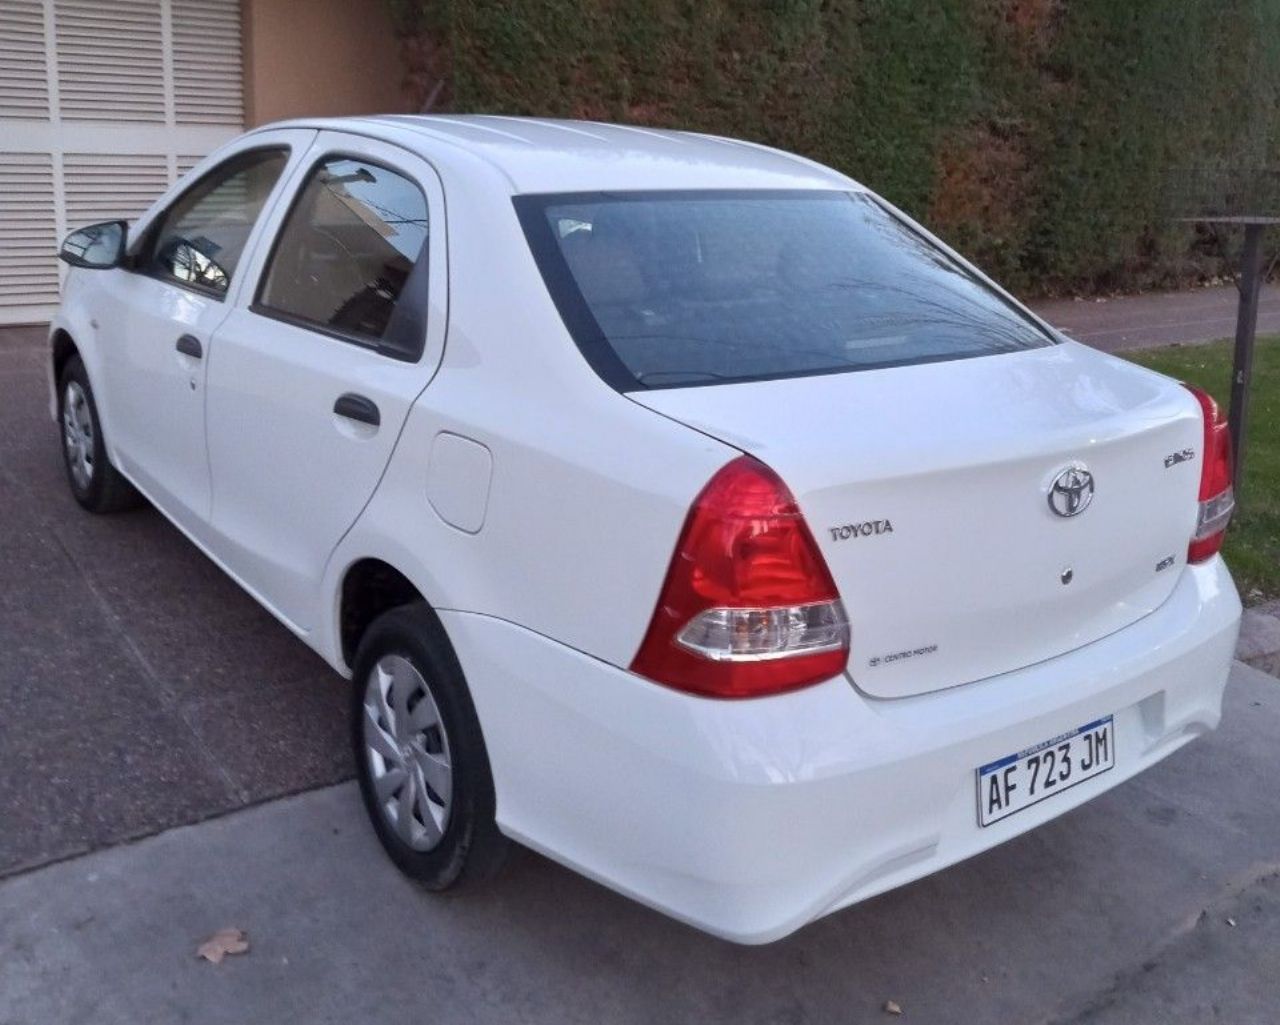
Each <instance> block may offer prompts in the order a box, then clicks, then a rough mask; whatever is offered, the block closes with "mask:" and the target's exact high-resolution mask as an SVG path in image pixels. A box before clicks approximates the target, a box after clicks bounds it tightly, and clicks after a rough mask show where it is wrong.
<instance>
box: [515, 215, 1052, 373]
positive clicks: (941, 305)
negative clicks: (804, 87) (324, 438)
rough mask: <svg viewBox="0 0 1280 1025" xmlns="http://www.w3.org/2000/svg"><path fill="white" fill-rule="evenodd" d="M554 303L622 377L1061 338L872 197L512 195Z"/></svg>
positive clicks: (827, 366) (890, 357)
mask: <svg viewBox="0 0 1280 1025" xmlns="http://www.w3.org/2000/svg"><path fill="white" fill-rule="evenodd" d="M515 202H516V211H517V213H518V215H519V217H520V221H521V224H522V225H523V227H524V230H525V234H526V236H527V238H528V240H529V243H530V247H531V249H532V251H533V253H534V256H535V258H536V259H537V261H538V265H539V268H540V270H541V272H542V276H543V278H544V280H545V281H546V283H547V286H548V288H549V290H550V292H551V295H552V298H553V299H554V300H555V302H556V305H557V308H558V309H559V310H560V313H561V315H562V316H563V317H564V320H565V323H566V325H567V326H568V328H569V330H570V333H571V334H572V335H573V337H574V340H575V341H576V342H577V343H578V346H579V347H580V348H581V349H582V352H583V354H584V355H585V356H586V357H587V359H588V361H589V362H590V363H591V364H592V366H593V367H594V368H595V369H596V370H597V372H599V373H600V375H601V376H602V377H603V378H604V379H605V380H606V381H607V382H608V383H610V384H611V385H613V386H614V387H615V388H618V389H620V390H623V391H626V390H635V389H642V388H671V387H686V386H690V385H701V384H717V383H723V382H731V381H756V380H767V379H770V378H776V377H797V376H805V375H810V374H825V373H836V372H841V371H852V370H866V369H872V368H877V367H889V366H901V365H907V364H913V363H925V362H934V361H937V360H945V359H960V358H965V357H970V356H980V355H985V354H990V353H1001V352H1012V351H1016V350H1020V349H1029V348H1037V347H1040V346H1044V345H1049V344H1052V339H1051V338H1050V337H1049V335H1048V334H1046V333H1045V332H1044V330H1043V329H1041V328H1040V327H1039V325H1037V324H1036V323H1035V322H1034V321H1033V320H1032V319H1030V318H1029V317H1027V316H1026V315H1025V314H1023V313H1022V312H1021V311H1019V310H1018V309H1017V307H1016V306H1014V305H1013V304H1012V303H1010V302H1008V301H1007V300H1005V299H1004V298H1003V297H1001V296H1000V295H999V294H998V293H996V292H995V291H994V290H992V289H991V288H989V287H988V286H987V285H985V284H984V283H983V282H982V281H981V280H980V279H978V278H977V277H975V276H974V275H973V274H972V273H971V272H969V271H968V270H967V269H966V268H965V267H964V265H963V264H961V263H959V262H958V261H957V260H955V259H953V258H952V257H950V256H948V255H947V254H946V253H945V252H943V251H942V250H941V249H939V248H938V247H937V246H935V245H934V244H933V243H931V242H930V241H929V240H928V239H926V238H925V237H924V236H922V235H920V234H919V233H918V232H916V231H914V230H912V229H911V228H910V227H909V226H907V225H906V224H904V223H903V222H902V221H900V220H899V219H898V218H897V217H895V216H893V215H892V214H891V213H890V212H889V211H888V210H886V209H885V208H884V207H883V206H882V205H881V204H880V203H878V202H877V201H876V200H875V199H873V198H872V197H870V196H867V195H864V194H860V193H846V192H828V191H799V190H795V191H792V190H787V191H765V190H761V191H754V192H753V191H731V192H721V191H705V192H668V193H662V192H650V193H628V192H613V193H592V194H574V195H546V196H534V195H530V196H518V197H516V201H515Z"/></svg>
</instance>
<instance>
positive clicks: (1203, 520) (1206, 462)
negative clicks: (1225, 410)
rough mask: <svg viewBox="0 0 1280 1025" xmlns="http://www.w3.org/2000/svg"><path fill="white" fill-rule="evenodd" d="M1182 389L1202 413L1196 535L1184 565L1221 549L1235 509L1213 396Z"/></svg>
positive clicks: (1227, 443)
mask: <svg viewBox="0 0 1280 1025" xmlns="http://www.w3.org/2000/svg"><path fill="white" fill-rule="evenodd" d="M1184 387H1186V389H1187V390H1188V391H1189V392H1191V394H1192V395H1194V396H1195V397H1196V401H1197V402H1199V403H1200V410H1201V412H1202V413H1203V414H1204V451H1203V454H1202V456H1201V462H1200V512H1199V516H1198V517H1197V519H1196V532H1195V534H1194V535H1193V536H1192V538H1191V544H1190V546H1189V547H1188V548H1187V561H1188V562H1204V560H1205V559H1209V558H1212V557H1213V556H1214V555H1216V554H1217V553H1218V551H1219V550H1220V549H1221V548H1222V539H1223V538H1224V537H1225V536H1226V533H1227V524H1228V523H1230V522H1231V513H1232V511H1233V510H1234V509H1235V506H1236V500H1235V492H1234V491H1233V490H1232V487H1231V476H1232V467H1231V432H1230V429H1229V428H1228V426H1227V421H1226V419H1225V418H1224V417H1223V416H1222V413H1221V412H1220V411H1219V409H1218V404H1217V403H1216V402H1214V401H1213V396H1212V395H1210V394H1209V393H1208V392H1206V391H1202V390H1201V389H1199V388H1197V387H1195V386H1194V385H1190V384H1188V385H1185V386H1184Z"/></svg>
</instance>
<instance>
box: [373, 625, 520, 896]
mask: <svg viewBox="0 0 1280 1025" xmlns="http://www.w3.org/2000/svg"><path fill="white" fill-rule="evenodd" d="M394 656H400V657H401V658H404V659H405V660H407V661H408V662H409V663H410V664H411V665H412V666H413V668H414V669H415V670H416V671H417V673H418V675H419V676H420V677H421V682H422V683H423V684H425V686H426V688H427V690H428V691H429V693H430V696H431V698H432V699H434V701H435V705H436V709H437V710H438V711H439V719H440V724H441V725H442V726H443V729H444V733H445V736H446V738H447V751H448V754H449V759H450V762H451V767H452V793H451V795H450V797H449V803H448V812H447V817H446V819H445V822H444V828H443V830H442V831H441V832H440V834H439V838H438V839H437V840H435V842H434V846H433V847H431V848H430V849H429V850H420V849H416V848H415V847H414V846H412V845H411V844H410V843H408V842H406V840H405V839H403V838H402V837H401V835H400V833H399V832H398V831H397V829H396V827H395V826H394V825H393V824H392V822H391V820H390V819H389V815H390V812H389V811H388V810H384V808H383V807H382V805H381V804H380V803H379V799H378V797H377V794H376V790H375V783H374V773H375V768H374V765H373V759H372V757H371V756H370V755H369V753H368V751H367V744H366V728H365V719H366V694H367V690H366V689H367V688H368V687H369V685H370V679H371V676H372V674H373V673H374V670H375V668H376V667H378V666H379V665H387V664H390V663H388V662H386V661H384V660H387V659H388V658H389V657H392V658H393V657H394ZM353 670H354V672H353V686H352V688H351V692H352V705H351V745H352V752H353V753H354V755H355V762H356V776H357V778H358V779H359V781H360V793H361V796H362V797H363V798H364V805H365V810H366V811H367V812H368V813H369V820H370V822H372V824H373V829H374V832H375V833H377V835H378V839H379V840H380V841H381V843H382V846H383V848H384V849H385V850H386V852H387V854H388V855H389V856H390V858H391V860H392V861H393V862H395V864H396V866H397V867H398V868H399V869H400V871H401V872H403V873H404V874H405V875H407V876H409V877H410V878H411V879H414V880H415V881H417V882H418V883H421V884H422V885H423V886H425V887H426V888H427V889H429V890H446V889H449V888H450V887H452V886H455V885H458V884H469V883H473V882H477V881H480V880H482V879H486V878H489V877H490V876H492V875H493V874H494V873H496V872H497V871H498V869H499V868H501V866H502V863H503V861H504V860H505V857H506V854H507V851H508V849H509V847H510V841H509V840H507V838H506V837H504V836H503V835H502V834H501V833H500V832H499V831H498V827H497V824H496V822H495V820H494V807H495V801H494V791H493V775H492V773H491V772H490V769H489V755H488V752H487V751H486V750H485V745H484V736H483V735H482V734H481V732H480V721H479V720H478V719H477V718H476V712H475V707H474V705H472V702H471V694H470V692H469V691H468V690H467V684H466V680H465V679H464V677H463V675H462V667H461V666H460V665H459V664H458V659H457V656H456V655H455V654H454V651H453V646H452V645H451V644H450V643H449V638H448V637H447V636H446V634H445V631H444V627H443V626H442V625H441V624H440V620H439V619H438V618H437V617H436V615H435V613H434V612H432V611H431V609H430V608H429V607H428V606H427V605H426V604H425V603H422V602H415V603H414V604H412V605H403V606H400V607H399V608H395V609H392V610H390V611H389V612H385V613H383V614H382V615H381V616H379V617H378V618H377V619H376V620H374V622H373V623H372V625H370V627H369V628H368V629H367V630H366V631H365V634H364V637H363V638H362V639H361V641H360V646H359V649H358V650H357V652H356V658H355V664H354V666H353ZM391 690H392V693H393V694H394V684H392V687H391ZM422 700H425V699H422ZM371 703H372V704H376V703H373V702H371ZM415 707H416V706H415ZM384 725H385V724H384ZM424 743H428V744H429V743H430V741H429V740H426V741H424ZM435 745H436V750H439V741H438V739H437V740H436V742H435ZM387 764H388V765H389V764H390V763H387ZM388 771H389V770H388ZM390 803H397V799H392V801H391V802H390ZM421 821H422V817H421V815H418V816H417V817H416V819H415V823H416V822H421ZM415 828H416V827H415Z"/></svg>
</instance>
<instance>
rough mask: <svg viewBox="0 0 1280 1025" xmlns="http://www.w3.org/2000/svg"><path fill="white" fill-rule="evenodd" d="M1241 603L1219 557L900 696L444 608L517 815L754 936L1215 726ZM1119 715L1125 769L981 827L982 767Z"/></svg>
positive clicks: (1135, 767)
mask: <svg viewBox="0 0 1280 1025" xmlns="http://www.w3.org/2000/svg"><path fill="white" fill-rule="evenodd" d="M1239 618H1240V602H1239V598H1238V597H1237V595H1236V591H1235V587H1234V585H1233V584H1232V582H1231V578H1230V576H1229V574H1228V573H1227V571H1226V568H1225V566H1224V565H1223V563H1222V561H1221V560H1220V559H1216V558H1215V559H1213V560H1212V561H1211V562H1209V563H1207V564H1205V565H1202V566H1196V567H1190V568H1188V569H1187V570H1186V571H1185V572H1184V573H1183V575H1182V579H1181V580H1180V581H1179V583H1178V586H1177V588H1176V590H1175V591H1174V593H1173V595H1172V596H1171V597H1170V599H1169V600H1168V601H1167V602H1166V603H1165V604H1164V605H1163V606H1162V607H1161V608H1160V609H1158V610H1157V611H1156V612H1154V613H1152V614H1151V615H1149V616H1147V617H1145V618H1144V619H1142V620H1140V621H1139V622H1138V623H1135V624H1133V625H1132V626H1130V627H1128V628H1126V629H1124V630H1122V631H1120V632H1118V633H1116V634H1113V635H1111V636H1110V637H1106V638H1104V639H1102V640H1100V641H1097V642H1095V643H1093V644H1091V645H1088V646H1087V647H1085V648H1081V649H1079V650H1077V651H1074V652H1071V653H1069V654H1066V655H1062V656H1060V657H1058V658H1055V659H1051V660H1049V661H1047V662H1043V663H1040V664H1039V665H1035V666H1031V667H1028V668H1026V669H1022V670H1019V671H1017V672H1012V673H1006V674H1004V675H1002V676H999V677H994V678H992V679H989V680H985V681H981V682H978V683H971V684H967V685H965V686H963V687H956V688H954V689H951V690H947V691H941V692H937V693H933V694H927V695H921V696H918V697H911V698H900V699H895V700H876V699H871V698H867V697H865V696H863V695H861V694H860V693H858V692H857V691H856V690H855V689H854V688H853V687H852V686H851V685H850V684H849V682H848V681H847V680H845V679H844V678H841V679H836V680H832V681H830V682H828V683H825V684H821V685H818V686H816V687H812V688H809V689H807V690H804V691H800V692H798V693H794V694H788V695H783V696H780V697H776V698H768V699H762V700H756V701H744V702H727V701H713V700H707V699H700V698H693V697H689V696H686V695H683V694H678V693H676V692H673V691H670V690H667V689H665V688H662V687H659V686H655V685H654V684H652V683H649V682H647V681H644V680H642V679H639V678H638V677H635V676H633V675H632V674H630V673H627V672H625V671H622V670H619V669H617V668H615V667H612V666H609V665H606V664H604V663H602V662H599V661H597V660H595V659H592V658H590V657H588V656H585V655H583V654H581V653H579V652H576V651H574V650H572V649H568V648H565V647H564V646H562V645H559V644H557V643H555V642H553V641H550V640H548V639H547V638H545V637H541V636H539V635H536V634H533V633H530V632H528V631H526V630H523V629H521V628H519V627H516V626H513V625H512V624H510V623H506V622H503V621H500V620H495V619H491V618H488V617H484V616H477V615H470V614H465V613H456V612H453V613H450V612H446V613H443V614H442V619H443V620H444V623H445V626H446V628H447V629H448V631H449V634H450V637H451V638H452V639H453V642H454V644H455V646H456V647H457V649H458V654H459V657H460V659H461V661H462V665H463V667H464V669H465V671H466V674H467V678H468V681H469V684H470V686H471V690H472V694H473V697H474V699H475V703H476V707H477V711H478V712H479V715H480V720H481V723H482V726H483V728H484V732H485V739H486V743H487V745H488V748H489V754H490V759H491V761H492V763H493V773H494V781H495V784H496V787H497V797H498V820H499V824H500V826H501V827H502V829H503V830H504V832H506V833H508V834H509V835H511V836H513V837H515V838H516V839H519V840H521V841H522V842H524V843H526V844H528V845H529V846H531V847H533V848H535V849H537V850H540V851H542V852H544V853H546V854H548V855H549V856H551V857H553V858H555V859H556V860H559V861H562V862H564V863H565V864H567V865H569V866H571V867H573V868H575V869H577V870H578V871H580V872H582V873H584V874H585V875H587V876H589V877H591V878H594V879H596V880H599V881H600V882H603V883H605V884H606V885H608V886H610V887H613V888H614V889H617V890H619V891H621V892H623V893H626V894H629V895H630V896H632V897H634V898H636V899H638V900H640V901H642V902H644V903H646V904H649V905H651V906H652V907H655V908H657V909H659V910H661V911H664V912H666V913H667V914H670V915H672V916H674V917H676V918H678V919H681V920H683V921H686V922H688V923H690V924H692V925H694V926H697V927H698V928H701V929H704V930H706V931H708V932H711V933H715V934H717V935H719V936H722V937H724V938H726V939H731V940H735V941H738V942H744V943H764V942H769V941H771V940H775V939H778V938H780V937H782V936H784V935H786V934H787V933H789V932H791V931H793V930H794V929H797V928H798V927H800V926H801V925H804V924H805V923H806V922H809V921H811V920H813V919H815V918H818V917H820V916H821V915H824V914H826V913H828V912H830V911H834V910H836V909H837V908H841V907H845V906H847V905H849V904H852V903H855V902H857V901H859V900H864V899H866V898H867V897H871V896H873V895H875V894H877V893H881V892H883V891H885V890H888V889H891V888H893V887H895V886H899V885H901V884H903V883H906V882H909V881H911V880H913V879H917V878H919V877H921V876H924V875H927V874H929V873H931V872H934V871H937V870H938V869H941V868H944V867H946V866H948V865H951V864H954V863H955V862H957V861H960V860H962V859H964V858H967V857H969V856H970V855H973V854H976V853H978V852H980V851H983V850H985V849H987V848H990V847H993V846H995V845H997V844H999V843H1002V842H1003V841H1005V840H1008V839H1010V838H1012V837H1014V836H1016V835H1018V834H1020V833H1023V832H1026V831H1027V830H1028V829H1031V828H1033V827H1034V826H1036V825H1039V824H1040V823H1042V822H1045V821H1047V820H1049V819H1051V818H1054V817H1056V816H1058V815H1060V814H1062V813H1063V812H1066V811H1068V810H1070V809H1071V808H1074V807H1076V806H1078V805H1080V804H1082V803H1083V802H1085V801H1087V800H1089V799H1090V798H1091V797H1094V796H1096V795H1097V794H1099V793H1101V792H1103V791H1105V790H1107V789H1110V788H1111V787H1113V786H1115V785H1116V784H1117V783H1120V782H1122V781H1123V780H1125V779H1127V778H1128V777H1130V776H1132V775H1134V774H1135V773H1137V772H1140V771H1141V770H1143V769H1145V768H1146V767H1148V766H1150V765H1152V764H1153V763H1155V762H1157V761H1159V760H1160V759H1161V758H1163V757H1165V756H1166V755H1168V754H1170V753H1171V752H1172V751H1174V750H1176V749H1177V748H1178V747H1180V746H1182V745H1183V744H1185V743H1186V742H1187V741H1189V740H1191V739H1192V738H1194V737H1195V736H1197V735H1199V734H1200V733H1203V732H1205V731H1206V730H1209V729H1212V728H1213V727H1215V726H1216V725H1217V723H1218V719H1219V717H1220V714H1221V703H1222V691H1223V687H1224V685H1225V683H1226V678H1227V674H1228V671H1229V669H1230V665H1231V658H1232V654H1233V651H1234V648H1235V641H1236V633H1237V630H1238V627H1239ZM855 643H856V641H855ZM1108 714H1111V715H1114V716H1115V744H1116V765H1115V768H1114V769H1113V770H1111V771H1110V772H1107V773H1105V774H1103V775H1102V776H1099V777H1096V778H1095V779H1091V780H1088V781H1086V782H1084V783H1081V784H1079V785H1077V786H1075V787H1073V788H1071V789H1070V790H1068V791H1065V792H1063V793H1062V794H1061V795H1060V796H1057V797H1054V798H1053V799H1051V800H1047V801H1044V802H1042V803H1040V804H1037V805H1035V806H1033V807H1031V808H1028V809H1026V810H1024V811H1022V812H1019V813H1018V814H1017V815H1014V816H1012V817H1010V818H1008V819H1005V820H1003V821H1001V822H998V823H996V824H995V825H993V826H990V827H988V828H986V829H980V828H979V827H978V825H977V822H976V811H975V791H974V785H975V784H974V770H975V768H976V767H977V766H980V765H983V764H985V763H987V762H990V761H992V760H993V759H996V758H999V757H1001V756H1003V755H1006V754H1009V753H1010V752H1013V751H1018V750H1021V749H1023V748H1025V747H1027V746H1028V745H1030V744H1033V743H1036V742H1038V741H1040V740H1043V739H1046V738H1048V737H1052V736H1055V735H1057V734H1060V733H1063V732H1066V731H1067V730H1071V729H1074V728H1075V727H1078V726H1080V725H1082V724H1084V723H1086V722H1090V721H1091V720H1093V719H1096V718H1098V717H1100V716H1103V715H1108Z"/></svg>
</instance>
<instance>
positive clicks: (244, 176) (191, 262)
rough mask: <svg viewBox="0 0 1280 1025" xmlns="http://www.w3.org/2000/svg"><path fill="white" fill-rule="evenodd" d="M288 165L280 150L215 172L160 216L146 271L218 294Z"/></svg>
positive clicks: (242, 159) (256, 153) (228, 280)
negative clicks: (272, 190) (268, 197)
mask: <svg viewBox="0 0 1280 1025" xmlns="http://www.w3.org/2000/svg"><path fill="white" fill-rule="evenodd" d="M287 161H288V154H287V153H286V152H285V151H283V150H256V151H254V152H252V153H246V154H241V155H240V156H237V157H233V158H232V159H231V160H229V161H227V162H226V163H225V164H222V165H221V166H220V167H218V168H216V169H215V170H214V171H212V172H211V173H210V174H208V175H206V176H205V177H204V178H202V179H201V180H200V181H199V182H197V183H196V185H195V186H194V187H193V188H191V189H190V190H188V191H187V192H186V193H184V194H183V196H182V197H181V198H180V199H178V201H177V202H176V203H174V204H173V206H172V207H170V208H169V210H168V211H167V212H166V213H165V214H164V215H163V218H162V220H161V223H160V225H159V227H158V228H157V230H156V231H155V234H154V235H153V237H152V242H151V244H150V245H149V246H148V252H149V256H148V257H147V259H146V261H145V263H146V269H147V270H149V271H150V272H152V273H155V274H159V275H161V276H163V277H168V278H172V279H173V280H175V281H179V282H181V283H182V284H184V285H192V286H194V287H196V288H199V289H201V290H203V291H208V292H212V293H214V294H218V295H221V294H222V293H225V292H226V290H227V288H228V287H229V286H230V284H231V277H232V275H233V274H235V271H236V266H237V265H238V264H239V262H240V258H241V257H242V256H243V255H244V249H245V246H246V245H247V244H248V241H249V233H250V232H251V231H252V230H253V225H254V223H255V222H256V221H257V219H258V215H259V214H260V213H261V212H262V207H263V205H264V204H265V203H266V201H267V196H269V195H270V194H271V189H272V187H273V186H274V185H275V183H276V181H277V179H279V177H280V173H281V172H282V171H283V170H284V166H285V164H286V163H287Z"/></svg>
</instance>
